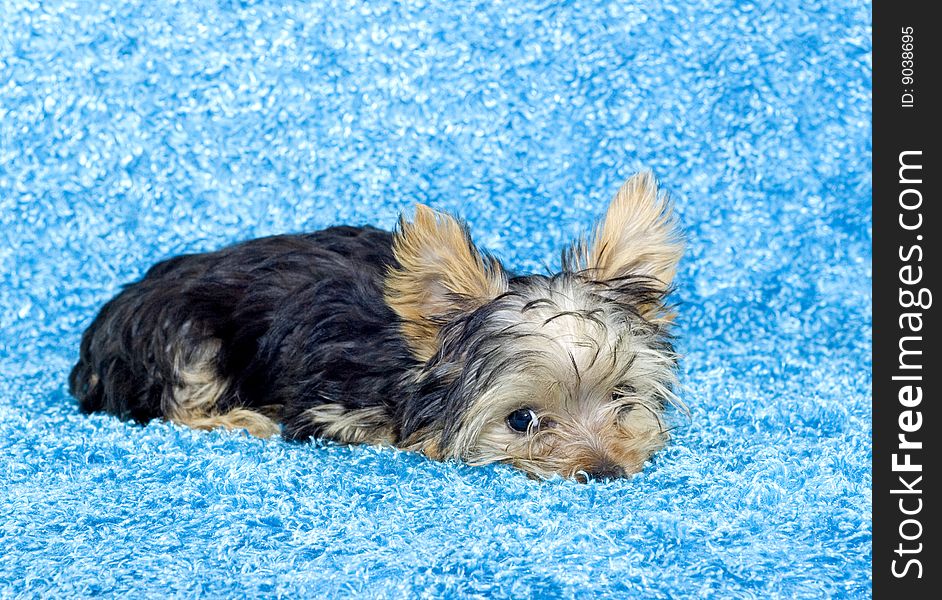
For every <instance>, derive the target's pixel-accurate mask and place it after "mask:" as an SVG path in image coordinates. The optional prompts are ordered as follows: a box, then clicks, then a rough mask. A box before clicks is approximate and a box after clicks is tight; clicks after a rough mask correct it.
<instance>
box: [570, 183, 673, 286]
mask: <svg viewBox="0 0 942 600" xmlns="http://www.w3.org/2000/svg"><path fill="white" fill-rule="evenodd" d="M683 250H684V247H683V242H682V240H681V237H680V235H679V233H678V231H677V223H676V220H675V219H674V217H673V215H672V210H671V205H670V201H669V199H668V198H667V196H666V195H665V194H663V193H659V192H658V188H657V182H656V181H655V179H654V175H653V174H652V173H651V172H650V171H644V172H641V173H638V174H637V175H635V176H633V177H632V178H630V179H629V180H628V181H626V182H625V184H624V185H622V187H621V189H620V190H618V193H617V194H616V195H615V198H614V199H613V200H612V202H611V204H610V205H609V207H608V212H607V213H606V215H605V219H604V221H603V222H602V223H601V224H599V226H598V227H596V230H595V235H594V237H593V239H592V243H591V244H590V245H589V246H588V248H585V246H583V248H582V251H581V252H578V251H577V253H578V254H581V256H580V257H579V259H580V260H579V262H580V266H581V267H582V268H586V269H591V270H592V271H594V273H593V276H594V277H596V278H597V279H599V280H608V279H612V278H615V277H621V276H625V275H647V276H650V277H654V278H656V279H657V280H658V281H660V282H661V283H662V284H663V285H664V287H667V286H668V285H670V283H671V281H673V280H674V274H675V272H676V269H677V263H678V261H679V260H680V257H681V254H683Z"/></svg>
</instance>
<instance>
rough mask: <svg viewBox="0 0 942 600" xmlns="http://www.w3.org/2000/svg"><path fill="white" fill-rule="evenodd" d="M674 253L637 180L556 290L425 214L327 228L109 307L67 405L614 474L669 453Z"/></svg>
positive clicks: (90, 336)
mask: <svg viewBox="0 0 942 600" xmlns="http://www.w3.org/2000/svg"><path fill="white" fill-rule="evenodd" d="M681 252H682V245H681V242H680V238H679V235H678V232H677V227H676V223H675V221H674V219H673V218H672V216H671V213H670V208H669V204H668V201H667V199H666V198H665V197H664V196H662V195H660V194H659V193H658V191H657V187H656V184H655V181H654V179H653V177H652V176H651V175H650V174H649V173H642V174H640V175H637V176H635V177H633V178H632V179H630V180H629V181H628V182H627V183H626V184H625V185H624V186H623V187H622V189H621V190H620V191H619V192H618V194H617V195H616V196H615V198H614V200H613V201H612V203H611V205H610V207H609V209H608V212H607V214H606V216H605V219H604V220H603V222H602V223H600V224H599V226H598V227H597V229H596V231H595V235H594V237H593V238H592V241H591V242H588V243H587V242H584V241H583V242H577V243H576V244H574V245H573V247H572V248H570V249H569V250H568V251H567V252H565V253H564V260H563V270H562V272H560V273H557V274H555V275H551V276H546V275H525V276H514V275H511V274H510V273H508V272H507V270H506V269H505V268H504V267H503V266H502V265H501V264H500V262H499V261H497V260H496V259H495V258H493V257H489V256H486V255H484V254H482V253H481V252H480V251H479V250H478V249H477V248H476V247H475V245H474V244H473V242H472V241H471V239H470V237H469V235H468V232H467V229H466V228H465V227H464V226H463V225H462V224H460V223H459V222H458V221H456V220H455V219H454V218H452V217H450V216H448V215H444V214H440V213H436V212H435V211H433V210H431V209H429V208H427V207H425V206H418V207H417V208H416V212H415V216H414V218H413V220H412V221H411V222H409V221H406V220H400V224H399V228H398V230H397V232H395V233H389V232H385V231H380V230H378V229H374V228H372V227H334V228H330V229H326V230H324V231H319V232H316V233H310V234H302V235H287V236H275V237H269V238H263V239H258V240H252V241H248V242H244V243H242V244H238V245H235V246H232V247H229V248H226V249H223V250H220V251H218V252H213V253H207V254H195V255H185V256H179V257H175V258H172V259H170V260H167V261H164V262H162V263H159V264H157V265H155V266H154V267H153V268H151V269H150V270H149V271H148V272H147V274H146V275H145V276H144V278H143V279H141V280H140V281H138V282H136V283H134V284H132V285H130V286H128V287H127V288H126V289H125V290H124V291H122V292H121V293H120V294H119V295H118V296H117V297H115V298H114V299H113V300H111V301H110V302H108V303H107V304H106V305H105V306H104V307H103V309H102V310H101V312H100V314H99V315H98V317H97V318H96V319H95V320H94V322H93V323H92V325H91V326H90V327H89V329H88V330H87V331H86V332H85V335H84V337H83V339H82V347H81V355H80V359H79V362H78V364H77V365H76V366H75V368H74V369H73V371H72V374H71V377H70V389H71V391H72V393H73V394H74V395H75V396H76V397H78V399H79V403H80V406H81V408H82V410H84V411H86V412H92V411H106V412H109V413H112V414H115V415H117V416H119V417H121V418H123V419H133V420H135V421H138V422H141V423H146V422H147V421H149V420H151V419H154V418H164V419H169V420H171V421H174V422H177V423H181V424H185V425H189V426H192V427H196V428H201V429H211V428H215V427H226V428H230V429H236V428H241V429H246V430H247V431H249V432H250V433H252V434H254V435H258V436H271V435H276V434H278V433H279V432H280V433H281V435H283V436H284V437H285V438H287V439H291V440H306V439H309V438H312V437H321V438H328V439H332V440H336V441H338V442H342V443H374V444H394V445H396V446H399V447H401V448H405V449H410V450H416V451H419V452H422V453H424V454H425V455H427V456H429V457H431V458H435V459H440V460H445V459H459V460H463V461H466V462H468V463H471V464H488V463H493V462H505V463H509V464H512V465H514V466H515V467H517V468H520V469H522V470H523V471H525V472H527V473H528V474H530V475H533V476H538V477H547V476H551V475H553V474H561V475H563V476H565V477H574V478H578V479H582V480H585V479H586V478H589V477H605V478H608V477H621V476H625V475H628V474H631V473H634V472H637V471H638V470H640V469H641V467H642V465H643V464H644V462H645V461H646V460H647V459H648V458H649V457H650V456H651V454H652V453H653V452H655V451H657V450H658V449H659V448H661V447H662V446H663V445H664V443H665V442H666V440H667V433H666V431H665V428H664V426H663V423H662V419H661V415H662V411H663V409H664V407H665V405H666V403H667V402H669V401H675V400H676V398H675V396H674V394H673V391H672V390H673V389H674V386H675V384H676V380H675V367H676V360H677V359H676V356H675V355H674V353H673V350H672V346H671V343H670V335H669V331H668V329H669V326H670V322H671V319H672V314H671V312H670V310H669V309H668V308H667V307H666V305H665V297H666V295H667V293H668V291H669V285H670V282H671V279H672V278H673V275H674V272H675V269H676V265H677V261H678V260H679V259H680V256H681ZM521 411H522V413H521ZM515 414H516V415H518V417H517V418H516V420H515V418H514V415H515ZM520 414H524V415H526V419H525V420H523V421H520V417H519V415H520ZM521 422H522V423H523V424H524V426H521Z"/></svg>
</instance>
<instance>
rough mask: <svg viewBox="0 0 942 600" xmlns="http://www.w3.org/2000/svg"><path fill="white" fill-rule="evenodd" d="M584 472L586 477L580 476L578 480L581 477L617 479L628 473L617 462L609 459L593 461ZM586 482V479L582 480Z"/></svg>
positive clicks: (581, 478)
mask: <svg viewBox="0 0 942 600" xmlns="http://www.w3.org/2000/svg"><path fill="white" fill-rule="evenodd" d="M585 474H586V475H587V476H588V477H587V478H583V477H580V478H579V479H580V481H582V480H583V479H596V480H607V479H619V478H621V477H625V476H626V475H627V474H628V473H626V472H625V470H624V469H623V468H622V467H621V466H619V465H618V464H616V463H614V462H612V461H610V460H603V461H599V462H597V463H595V464H594V465H592V466H591V467H590V468H589V469H586V471H585ZM582 482H583V483H586V481H582Z"/></svg>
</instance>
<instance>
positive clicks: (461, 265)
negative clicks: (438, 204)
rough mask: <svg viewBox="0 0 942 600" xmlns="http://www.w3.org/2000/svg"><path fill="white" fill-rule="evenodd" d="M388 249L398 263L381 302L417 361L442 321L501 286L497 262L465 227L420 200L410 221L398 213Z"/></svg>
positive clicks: (429, 350) (432, 346)
mask: <svg viewBox="0 0 942 600" xmlns="http://www.w3.org/2000/svg"><path fill="white" fill-rule="evenodd" d="M393 254H394V255H395V257H396V260H397V261H398V262H399V266H398V267H396V268H392V269H390V271H389V273H388V275H387V276H386V289H385V296H386V303H387V304H388V305H389V306H390V307H391V308H392V309H393V310H394V311H395V312H396V314H397V315H399V318H400V319H401V321H402V333H403V335H404V336H405V337H406V340H408V342H409V346H410V347H411V349H412V352H413V354H414V355H415V356H416V357H417V358H418V359H420V360H422V361H426V360H428V359H429V358H431V357H432V356H434V355H435V352H436V351H437V350H438V332H439V330H440V329H441V327H442V325H444V324H445V323H447V322H448V321H450V320H451V319H453V318H455V317H456V316H458V315H459V314H462V313H466V312H470V311H473V310H475V309H476V308H479V307H480V306H483V305H484V304H486V303H487V302H489V301H490V300H492V299H494V298H496V297H497V296H499V295H501V294H503V293H504V292H506V291H507V275H506V273H505V272H504V269H503V268H502V267H501V264H500V262H499V261H497V259H495V258H492V257H489V256H485V255H483V254H482V253H481V252H480V251H479V250H478V249H477V247H476V246H475V245H474V243H473V242H472V241H471V237H470V235H469V234H468V229H467V227H465V226H464V225H462V224H461V223H459V222H458V221H457V220H455V219H454V218H453V217H451V216H449V215H446V214H443V213H440V212H436V211H434V210H432V209H431V208H429V207H427V206H425V205H422V204H418V205H416V207H415V217H414V218H413V220H412V222H408V221H406V220H405V219H404V218H400V219H399V229H398V231H397V232H396V234H395V237H394V239H393Z"/></svg>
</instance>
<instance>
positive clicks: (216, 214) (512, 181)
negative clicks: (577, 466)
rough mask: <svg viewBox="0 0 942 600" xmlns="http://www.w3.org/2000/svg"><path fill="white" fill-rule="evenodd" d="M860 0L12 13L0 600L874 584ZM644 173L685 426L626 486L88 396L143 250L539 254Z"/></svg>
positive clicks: (73, 4)
mask: <svg viewBox="0 0 942 600" xmlns="http://www.w3.org/2000/svg"><path fill="white" fill-rule="evenodd" d="M870 52H871V44H870V7H869V4H868V3H866V2H853V1H843V2H805V1H798V0H792V1H790V2H775V3H773V2H771V1H756V2H742V3H740V2H729V1H719V2H716V1H712V0H709V1H708V0H700V1H699V2H690V3H677V2H641V1H634V2H626V1H624V0H613V1H611V2H590V1H583V0H575V1H569V2H562V3H557V2H551V1H542V2H516V1H513V2H511V1H508V2H483V1H482V2H474V1H469V0H453V1H450V2H423V1H404V2H395V1H374V2H369V3H368V4H367V3H359V2H329V1H315V2H310V3H305V2H275V1H271V2H250V1H247V2H223V1H219V2H212V1H208V0H181V1H179V2H172V1H163V0H160V1H158V0H138V1H136V2H129V3H117V2H114V3H112V2H102V3H99V2H84V1H81V0H48V1H43V2H36V1H23V0H0V595H3V596H6V595H18V594H23V595H29V596H33V595H52V594H59V595H63V596H75V595H83V596H84V595H89V594H93V593H105V594H109V595H112V594H114V595H123V594H131V595H132V596H135V597H140V596H145V595H146V596H155V597H166V596H168V595H169V596H172V597H178V596H195V595H207V596H241V595H250V596H255V595H265V596H269V595H270V596H275V595H284V596H310V597H322V596H324V595H328V596H349V595H357V596H359V595H368V596H375V597H403V598H412V597H430V598H431V597H450V596H455V597H485V596H514V597H534V598H536V597H557V596H563V597H588V596H592V595H595V594H598V593H611V594H613V595H625V596H635V597H652V598H669V597H692V596H697V597H722V598H733V597H742V598H753V597H758V598H768V597H785V598H799V597H809V598H818V597H823V596H833V597H854V598H857V597H868V596H870V595H871V579H870V574H869V569H870V558H871V479H870V459H871V443H870V435H871V416H870V348H871V334H870V330H871V293H870V260H871V239H870V224H871V212H870V192H871V182H870V150H871V146H870V131H871V128H870V92H871V87H870V74H871V64H870ZM644 167H649V168H652V169H654V171H655V173H656V174H657V175H658V176H659V178H660V179H661V182H662V184H663V186H664V188H665V189H667V190H669V191H670V192H671V194H672V195H673V197H674V199H675V201H676V204H677V212H678V214H679V215H680V217H681V219H682V221H683V223H684V224H685V227H686V229H687V232H688V236H689V251H688V254H687V256H686V258H685V260H684V262H683V264H682V267H681V270H680V274H679V277H678V280H677V284H678V292H677V299H678V300H679V301H681V302H682V303H683V305H682V306H681V308H680V314H681V318H680V321H679V326H678V334H679V336H680V340H679V346H680V350H681V351H682V352H683V353H684V354H685V359H684V363H683V373H682V379H683V382H684V385H685V390H684V392H683V397H684V399H685V400H686V402H687V404H688V405H689V406H690V409H691V417H690V419H689V420H687V419H684V418H682V417H681V416H680V415H676V418H677V422H678V423H679V424H680V425H681V427H680V428H679V429H678V430H677V431H676V432H675V433H676V436H675V441H674V443H673V444H672V445H671V446H670V447H669V449H667V450H666V451H664V452H663V453H661V454H660V455H658V456H657V457H656V458H655V459H654V460H653V462H652V463H651V464H649V465H648V467H647V468H646V469H645V471H644V473H643V474H641V475H639V476H637V477H635V478H634V479H633V480H630V481H617V482H613V483H592V484H589V485H579V484H574V483H570V482H565V481H559V480H556V481H550V482H547V483H538V482H534V481H530V480H528V479H527V478H526V477H524V476H523V475H521V474H519V473H517V472H514V471H512V470H510V469H508V468H505V467H488V468H470V467H466V466H462V465H457V464H440V463H435V462H431V461H427V460H425V459H423V458H421V457H418V456H415V455H411V454H406V453H401V452H397V451H395V450H391V449H377V448H368V447H362V448H345V447H338V446H327V445H317V444H314V445H297V444H288V443H284V442H281V441H259V440H254V439H248V438H246V437H244V436H241V435H238V434H231V433H224V432H211V433H206V432H194V431H189V430H185V429H182V428H178V427H175V426H172V425H168V424H163V423H154V424H151V425H149V426H147V427H138V426H134V425H130V424H125V423H121V422H119V421H117V420H116V419H114V418H111V417H108V416H93V417H85V416H81V415H79V414H78V412H77V409H76V405H75V402H74V400H73V399H72V398H71V397H69V395H68V394H67V391H66V376H67V373H68V371H69V369H70V367H71V365H72V363H73V362H74V360H75V358H76V355H77V348H78V343H79V337H80V334H81V332H82V330H83V329H84V328H85V327H86V326H87V325H88V324H89V323H90V321H91V319H92V317H93V316H94V314H95V313H96V311H97V309H98V308H99V307H100V306H101V305H102V303H103V302H105V301H106V300H107V299H108V298H109V297H111V296H112V295H113V294H114V293H115V292H116V291H117V290H118V289H119V286H120V285H121V284H123V283H126V282H129V281H132V280H134V279H136V278H138V277H140V276H141V275H142V274H143V272H144V270H145V269H146V268H147V267H148V266H149V265H150V264H152V263H153V262H155V261H157V260H159V259H162V258H165V257H168V256H170V255H173V254H176V253H180V252H192V251H199V250H207V249H214V248H217V247H221V246H223V245H225V244H228V243H231V242H233V241H236V240H242V239H246V238H249V237H255V236H260V235H265V234H271V233H279V232H289V231H298V230H311V229H317V228H321V227H324V226H328V225H331V224H338V223H351V224H364V223H372V224H375V225H379V226H382V227H387V228H388V227H391V226H392V225H393V224H394V222H395V219H396V216H397V214H398V213H399V212H400V211H403V210H406V211H408V210H409V209H410V207H411V205H412V204H413V203H414V202H416V201H419V202H424V203H428V204H430V205H432V206H434V207H436V208H439V209H442V210H447V211H452V212H454V213H457V214H459V215H461V216H463V217H464V218H466V219H467V220H468V221H469V223H470V226H471V229H472V232H473V234H474V236H475V238H476V239H477V241H478V242H479V243H480V245H481V246H483V247H485V248H487V249H489V250H491V251H493V252H495V253H496V254H497V255H498V256H500V257H501V258H502V259H503V260H504V261H505V262H506V263H507V264H508V265H509V266H510V267H511V268H513V269H515V270H544V269H545V268H552V267H554V266H558V264H559V263H558V251H559V249H560V248H561V247H562V246H563V245H564V244H565V243H566V242H567V241H568V240H570V239H571V238H573V237H575V236H576V235H578V234H579V233H580V232H583V231H585V230H587V229H588V228H589V227H590V226H591V224H592V223H593V221H594V220H595V219H596V218H597V216H599V215H600V214H601V213H602V211H603V210H604V207H605V206H606V204H607V202H608V200H609V199H610V197H611V196H612V195H613V193H614V192H615V190H616V189H617V187H618V185H619V183H620V182H621V180H623V179H624V178H626V177H627V176H629V175H630V174H631V173H633V172H634V171H636V170H638V169H641V168H644Z"/></svg>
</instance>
